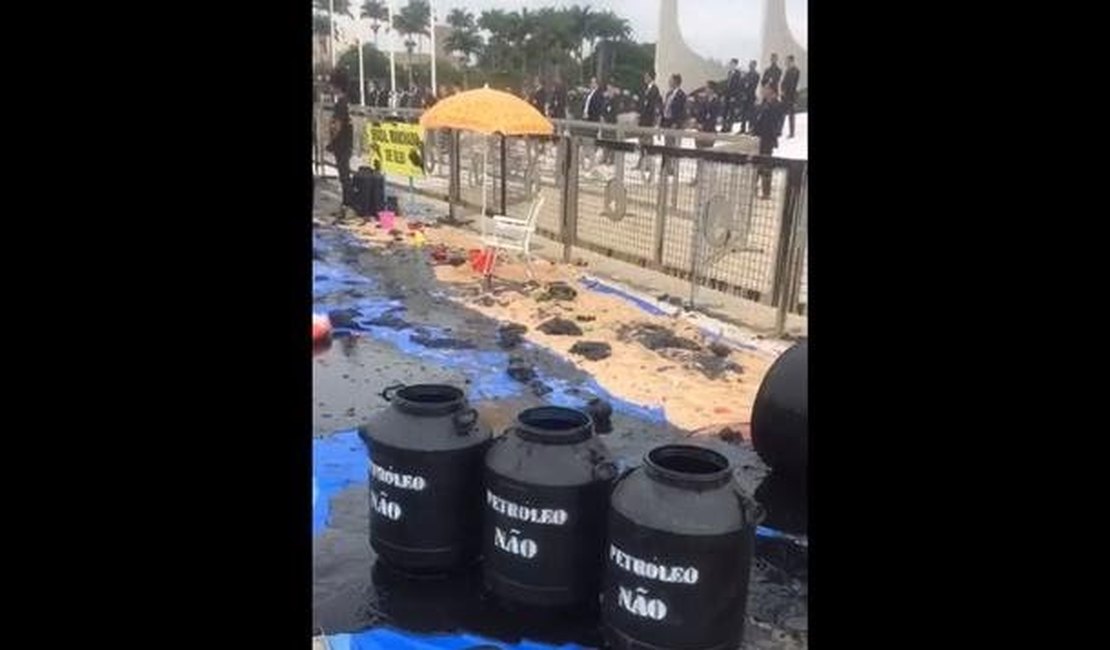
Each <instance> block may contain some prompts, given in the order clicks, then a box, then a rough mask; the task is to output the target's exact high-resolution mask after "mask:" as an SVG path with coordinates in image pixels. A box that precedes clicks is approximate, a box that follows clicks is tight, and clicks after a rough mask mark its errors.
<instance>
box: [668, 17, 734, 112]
mask: <svg viewBox="0 0 1110 650" xmlns="http://www.w3.org/2000/svg"><path fill="white" fill-rule="evenodd" d="M676 72H677V73H678V74H680V75H682V89H683V90H685V91H686V92H690V91H691V90H694V89H696V88H701V87H702V86H704V85H705V82H707V81H718V80H721V79H724V78H726V77H728V69H727V68H725V67H724V66H722V65H719V64H715V63H713V62H711V61H708V60H706V59H705V58H703V57H702V56H700V55H698V54H697V53H696V52H694V51H693V50H692V49H690V46H689V45H687V44H686V41H685V40H684V39H683V38H682V32H681V30H679V28H678V0H659V40H658V42H656V44H655V81H656V83H657V84H659V90H660V91H662V92H664V93H665V92H667V80H668V79H670V78H671V75H672V74H675V73H676Z"/></svg>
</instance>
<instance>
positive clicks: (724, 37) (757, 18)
mask: <svg viewBox="0 0 1110 650" xmlns="http://www.w3.org/2000/svg"><path fill="white" fill-rule="evenodd" d="M395 1H396V2H397V5H396V6H397V7H401V6H403V5H405V4H406V3H407V0H395ZM433 2H434V4H435V7H436V13H437V15H439V16H442V17H443V18H445V17H446V16H447V12H449V11H450V10H451V9H453V8H455V7H464V8H466V9H468V10H470V11H472V12H474V15H475V16H477V15H479V14H480V13H481V12H482V10H483V9H494V8H497V9H507V10H513V9H516V10H519V9H521V8H523V7H527V8H528V9H529V11H531V10H534V9H539V8H541V7H558V6H570V5H573V4H580V5H589V6H591V7H593V8H595V9H611V10H612V11H613V12H615V13H616V14H618V15H620V16H622V17H624V18H627V19H628V22H629V23H631V25H632V29H633V31H634V37H635V38H636V40H638V41H649V42H654V41H655V39H656V37H657V36H658V34H659V0H579V1H578V2H573V1H572V2H552V1H551V0H546V1H545V0H433ZM763 2H764V0H678V23H679V27H680V29H681V30H682V35H683V37H684V38H685V39H686V42H687V43H688V44H689V45H690V47H691V48H693V50H694V51H695V52H697V53H699V54H701V55H703V56H709V57H713V58H715V59H718V60H720V61H727V60H729V59H731V58H732V57H736V58H738V59H758V58H759V54H760V52H759V29H760V25H761V24H762V20H763ZM806 2H807V0H786V19H787V21H788V22H789V23H790V30H791V32H793V34H794V37H795V38H796V39H797V40H798V42H799V43H800V44H801V45H803V46H804V45H805V44H806V31H807V30H806V27H807V10H806ZM443 18H440V21H441V22H442V20H443Z"/></svg>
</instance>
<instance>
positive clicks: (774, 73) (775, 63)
mask: <svg viewBox="0 0 1110 650" xmlns="http://www.w3.org/2000/svg"><path fill="white" fill-rule="evenodd" d="M780 81H782V68H780V67H779V55H778V54H776V53H774V52H772V53H771V65H769V66H767V69H766V70H764V71H763V80H762V81H761V82H760V85H761V86H774V88H775V92H776V93H777V92H778V91H779V82H780Z"/></svg>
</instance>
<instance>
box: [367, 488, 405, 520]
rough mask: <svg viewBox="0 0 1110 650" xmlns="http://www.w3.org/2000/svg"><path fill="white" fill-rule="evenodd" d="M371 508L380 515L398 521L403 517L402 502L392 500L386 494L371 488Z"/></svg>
mask: <svg viewBox="0 0 1110 650" xmlns="http://www.w3.org/2000/svg"><path fill="white" fill-rule="evenodd" d="M370 508H371V509H373V511H374V512H376V513H378V514H379V515H381V516H383V517H385V518H387V519H392V520H393V521H397V520H398V519H400V518H401V504H399V503H397V502H396V501H390V500H389V499H387V498H386V495H384V494H378V493H377V492H374V491H373V490H370Z"/></svg>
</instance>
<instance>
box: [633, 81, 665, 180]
mask: <svg viewBox="0 0 1110 650" xmlns="http://www.w3.org/2000/svg"><path fill="white" fill-rule="evenodd" d="M636 110H637V112H638V113H639V118H638V119H637V124H639V125H640V126H645V127H655V126H659V118H660V116H662V114H663V95H662V94H661V93H660V92H659V86H657V85H655V73H654V72H652V71H650V70H649V71H647V72H645V73H644V88H643V90H641V91H640V101H639V102H638V104H637V106H636ZM654 140H655V138H654V137H653V136H650V135H641V136H640V145H641V146H643V145H649V144H651V143H652V142H653V141H654ZM646 164H647V160H646V159H645V157H644V156H643V155H641V156H640V159H639V160H637V161H636V169H638V170H640V171H643V169H644V166H645V165H646Z"/></svg>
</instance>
